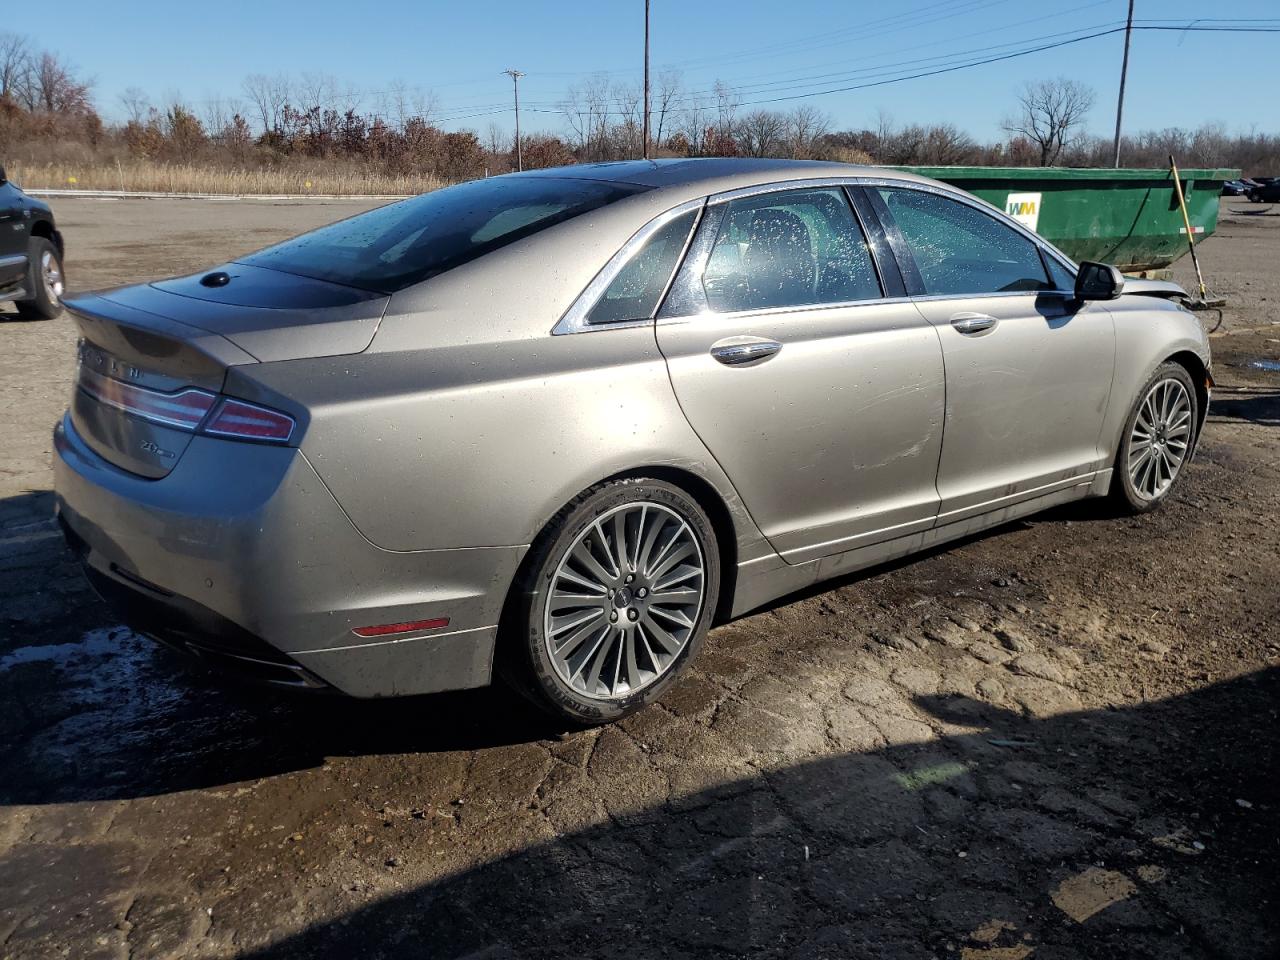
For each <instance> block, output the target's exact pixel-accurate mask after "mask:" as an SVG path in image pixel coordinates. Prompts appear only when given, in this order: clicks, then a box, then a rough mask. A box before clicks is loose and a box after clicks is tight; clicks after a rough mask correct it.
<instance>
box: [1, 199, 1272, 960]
mask: <svg viewBox="0 0 1280 960" xmlns="http://www.w3.org/2000/svg"><path fill="white" fill-rule="evenodd" d="M361 208H362V207H361V206H360V205H357V204H320V203H307V204H304V205H287V204H272V203H262V202H253V203H251V202H183V201H91V200H67V201H59V202H58V203H57V204H56V212H57V215H58V217H59V221H60V225H61V227H62V229H63V230H64V232H65V233H66V235H67V239H68V243H69V256H68V263H67V269H68V273H69V276H70V278H71V284H72V287H73V288H78V289H86V288H91V287H95V286H105V285H109V284H116V283H124V282H136V281H141V280H146V279H151V278H155V277H159V276H162V275H167V274H173V273H179V272H184V271H192V270H195V269H197V268H199V267H202V266H207V265H210V264H212V263H215V262H217V261H219V260H220V259H224V258H227V257H230V256H233V255H236V254H238V253H241V252H244V251H246V250H248V249H251V248H253V247H257V246H261V245H263V244H264V243H266V242H268V241H270V240H272V239H274V238H276V237H283V236H285V235H288V234H292V233H294V232H297V231H299V230H301V229H304V228H307V227H310V226H313V225H318V224H320V223H323V222H326V221H329V220H332V219H335V218H336V217H338V216H344V215H347V214H349V213H352V212H355V211H356V210H358V209H361ZM1203 261H1204V265H1205V268H1206V272H1207V273H1208V276H1209V277H1210V278H1211V285H1212V286H1213V287H1214V288H1215V289H1216V290H1218V291H1220V292H1222V293H1224V294H1226V295H1227V296H1229V297H1230V299H1231V305H1230V307H1229V308H1228V309H1227V310H1226V313H1225V317H1224V320H1223V322H1222V323H1221V324H1220V325H1219V324H1218V322H1217V320H1216V318H1212V317H1207V318H1206V322H1207V323H1208V324H1209V325H1210V326H1214V327H1217V330H1216V332H1215V335H1214V339H1213V347H1214V351H1215V368H1214V373H1215V376H1216V377H1217V380H1218V384H1219V386H1218V389H1217V391H1216V393H1215V396H1214V401H1213V406H1212V409H1211V411H1210V415H1209V422H1208V427H1207V428H1206V432H1205V436H1204V441H1203V444H1202V449H1201V453H1200V455H1199V458H1198V459H1197V461H1196V462H1195V464H1193V465H1192V466H1191V468H1190V469H1189V473H1188V474H1187V475H1186V476H1185V478H1184V481H1183V483H1182V485H1181V487H1180V489H1179V490H1178V492H1177V495H1176V496H1175V497H1174V499H1173V501H1172V502H1171V503H1169V504H1168V505H1167V506H1166V508H1165V509H1163V510H1160V511H1158V512H1157V513H1155V514H1153V515H1148V516H1144V517H1141V518H1136V519H1135V518H1123V517H1116V516H1114V515H1108V514H1107V513H1106V511H1105V510H1103V509H1101V508H1099V507H1098V506H1097V505H1095V504H1085V505H1078V506H1074V507H1072V508H1071V509H1065V510H1058V511H1055V512H1053V513H1050V514H1046V515H1043V516H1040V517H1036V518H1033V519H1031V520H1030V521H1027V522H1020V523H1015V524H1012V525H1011V526H1009V527H1006V528H1004V529H1002V530H999V531H996V532H994V533H991V534H990V535H987V536H983V537H980V538H976V539H973V540H970V541H967V542H965V543H962V544H960V545H957V546H953V547H951V548H949V549H946V550H942V551H938V552H935V553H933V554H931V555H928V556H925V557H923V558H919V559H916V560H913V561H911V562H907V563H902V564H898V565H896V566H894V567H892V568H888V569H882V570H876V571H872V572H871V573H870V574H868V575H865V576H862V577H858V578H853V579H849V580H846V581H842V582H838V583H835V584H831V585H828V587H827V588H826V589H823V590H818V591H813V592H811V593H808V594H806V595H803V596H799V597H793V598H790V599H788V600H787V601H785V602H782V603H779V604H777V605H775V606H774V607H772V608H771V609H768V610H765V611H762V612H759V613H757V614H755V615H753V616H751V617H748V618H745V619H743V620H740V621H738V622H736V623H732V624H729V625H726V626H723V627H720V628H718V629H717V630H715V631H713V633H712V634H711V637H710V639H709V640H708V643H707V645H706V647H705V648H704V650H703V653H702V656H701V658H700V659H699V661H698V662H697V663H696V665H695V668H694V670H693V672H692V674H691V675H690V676H689V677H688V678H687V679H686V680H685V681H684V682H683V683H682V684H680V685H679V686H678V687H676V688H675V689H674V690H673V691H672V693H671V694H670V695H669V696H668V697H667V698H666V700H665V702H663V703H662V704H661V705H659V706H657V707H654V708H651V709H649V710H647V711H645V712H643V713H641V714H639V715H637V716H635V717H633V718H630V719H628V720H627V721H625V722H623V723H620V724H617V725H614V726H611V727H607V728H604V729H601V730H595V731H590V732H568V731H564V730H562V729H558V728H557V727H556V726H555V725H554V724H551V723H549V722H548V721H547V720H545V719H543V718H541V717H539V716H535V715H533V714H531V713H530V712H529V711H528V710H527V709H526V708H524V707H523V706H521V705H520V704H519V703H517V702H516V701H515V700H514V699H513V698H512V697H511V696H509V695H507V694H505V693H504V692H503V691H501V690H500V689H499V690H492V691H490V690H481V691H475V692H471V693H466V694H456V695H452V694H451V695H446V696H436V697H430V698H421V699H416V700H407V701H396V702H355V701H345V700H340V699H336V698H307V697H298V696H289V695H285V694H282V693H278V692H272V691H262V690H255V689H246V688H243V687H236V686H232V685H230V684H228V683H227V682H225V681H223V680H221V679H218V678H216V677H210V676H207V675H205V674H203V673H200V672H197V671H195V670H193V669H192V668H190V667H189V666H188V665H187V664H186V663H185V661H183V660H182V659H180V658H178V657H176V656H175V655H172V654H168V653H165V652H163V651H161V650H158V649H156V648H155V647H154V646H153V645H152V644H150V643H148V642H147V641H146V640H144V639H142V638H140V637H138V636H135V635H134V634H132V633H131V632H129V631H128V630H127V629H125V628H123V627H121V626H120V625H119V624H118V622H117V621H116V620H115V619H113V618H112V616H111V614H110V613H109V612H108V611H107V610H106V609H105V608H104V607H103V606H102V605H101V604H100V603H99V602H98V601H97V600H96V599H95V598H94V597H93V595H92V594H91V593H90V591H89V590H88V588H87V587H86V585H85V584H84V582H83V581H82V579H81V577H80V575H79V572H78V571H77V570H76V568H75V567H74V565H73V563H72V562H71V559H70V557H69V555H68V554H67V552H66V551H65V550H64V548H63V546H62V544H61V541H60V539H59V537H58V535H57V532H56V530H55V529H54V527H53V525H52V522H51V520H50V507H51V494H50V485H51V473H50V466H49V461H50V442H49V436H50V429H51V427H52V424H53V422H54V421H55V419H56V418H57V417H58V416H59V415H60V413H61V411H62V409H63V408H64V406H65V404H66V401H67V396H68V392H69V390H70V383H71V378H72V373H73V345H74V333H73V329H72V324H71V321H70V320H69V319H67V318H66V317H63V318H60V319H58V320H55V321H52V322H49V323H20V322H17V321H16V319H15V318H14V317H13V316H12V315H9V314H6V315H4V316H3V317H0V409H3V410H4V413H5V415H4V418H3V420H2V421H0V449H2V450H3V451H4V455H3V460H2V461H0V956H3V957H6V958H28V957H41V958H43V957H55V956H65V957H73V958H77V960H81V958H97V957H113V958H114V957H232V956H241V957H256V958H267V957H272V958H274V957H280V958H283V957H300V956H302V957H305V956H317V957H327V956H335V957H357V956H359V957H388V958H389V957H396V958H404V957H419V956H421V957H461V956H467V957H474V958H493V960H497V958H511V957H612V956H626V957H628V958H632V960H634V958H636V957H654V956H672V957H684V956H689V957H692V956H699V957H703V956H709V957H725V958H728V957H741V956H753V957H757V956H758V957H778V958H783V957H785V958H793V957H794V958H799V957H832V958H835V957H840V958H891V957H892V958H927V957H936V958H946V957H957V958H967V960H982V958H985V960H1025V958H1033V960H1065V958H1077V957H1097V958H1161V960H1169V958H1199V957H1214V958H1224V960H1226V958H1230V960H1251V958H1257V960H1264V958H1275V957H1276V956H1277V955H1280V871H1277V869H1276V863H1277V858H1278V855H1280V823H1278V817H1280V796H1278V789H1277V784H1278V782H1280V778H1278V776H1277V774H1278V773H1280V766H1278V765H1277V750H1276V738H1277V729H1278V724H1277V710H1278V709H1280V629H1278V628H1277V626H1276V622H1277V618H1278V617H1280V598H1278V595H1277V594H1278V591H1277V573H1278V571H1277V565H1278V561H1277V558H1278V557H1280V372H1277V371H1275V370H1267V369H1264V368H1262V367H1259V366H1254V365H1253V364H1254V363H1255V362H1256V361H1261V360H1270V361H1280V325H1275V324H1276V323H1277V321H1280V313H1277V311H1276V309H1275V308H1276V306H1277V304H1278V302H1280V270H1278V268H1280V209H1274V208H1268V207H1259V206H1251V205H1250V204H1247V203H1237V202H1228V203H1227V204H1226V205H1225V207H1224V220H1223V223H1222V225H1221V228H1220V230H1219V233H1218V235H1217V236H1215V237H1213V238H1211V239H1210V240H1208V241H1207V242H1206V244H1205V247H1204V250H1203ZM1180 274H1181V275H1182V276H1183V278H1184V279H1185V270H1182V269H1181V268H1180Z"/></svg>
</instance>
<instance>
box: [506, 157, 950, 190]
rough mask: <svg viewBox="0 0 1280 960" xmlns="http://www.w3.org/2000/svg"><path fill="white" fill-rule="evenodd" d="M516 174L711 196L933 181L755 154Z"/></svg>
mask: <svg viewBox="0 0 1280 960" xmlns="http://www.w3.org/2000/svg"><path fill="white" fill-rule="evenodd" d="M516 176H526V177H555V178H559V179H570V180H604V181H610V182H615V183H631V184H636V185H637V186H645V187H652V188H654V189H655V190H661V191H663V192H664V193H669V194H682V195H687V196H689V197H697V196H706V195H708V194H712V193H720V192H722V191H725V190H736V189H738V188H741V187H754V186H759V185H762V184H768V183H776V182H779V181H785V180H818V179H824V178H831V177H888V178H891V179H894V180H915V181H919V182H921V183H933V182H934V181H932V180H929V179H928V178H926V177H921V176H919V175H918V174H913V173H908V172H906V171H905V170H893V169H888V168H884V167H867V166H860V165H857V164H852V163H831V162H827V161H821V160H775V159H764V158H755V157H697V158H676V159H663V160H617V161H611V162H608V163H580V164H575V165H573V166H567V167H548V168H546V169H543V170H533V171H528V172H526V173H523V174H516Z"/></svg>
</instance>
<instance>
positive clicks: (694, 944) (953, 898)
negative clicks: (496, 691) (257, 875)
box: [251, 670, 1280, 960]
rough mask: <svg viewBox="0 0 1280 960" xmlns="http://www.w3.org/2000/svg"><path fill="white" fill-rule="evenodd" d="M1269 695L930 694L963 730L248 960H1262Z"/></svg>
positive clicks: (644, 823) (1269, 843)
mask: <svg viewBox="0 0 1280 960" xmlns="http://www.w3.org/2000/svg"><path fill="white" fill-rule="evenodd" d="M1278 695H1280V670H1269V671H1264V672H1260V673H1257V674H1254V675H1250V676H1246V677H1242V678H1239V679H1236V680H1232V681H1230V682H1224V683H1219V684H1216V685H1213V686H1210V687H1207V688H1205V689H1203V690H1200V691H1197V692H1195V693H1191V694H1187V695H1185V696H1181V697H1178V698H1175V699H1171V700H1167V701H1164V702H1157V703H1153V704H1150V705H1145V706H1141V707H1137V708H1133V709H1123V710H1104V711H1089V712H1079V713H1074V714H1069V715H1063V716H1058V717H1055V718H1052V719H1048V720H1031V719H1026V718H1024V717H1022V716H1021V715H1017V714H1013V713H1009V712H1006V711H1004V710H1001V709H998V708H993V707H991V706H989V705H986V704H981V703H978V702H975V701H972V700H968V699H965V698H962V697H920V698H917V701H916V704H917V706H918V707H920V708H922V709H924V710H927V711H928V712H930V713H931V714H933V715H934V716H935V717H936V718H939V719H941V720H943V721H945V722H947V723H950V724H956V725H958V726H959V727H963V728H964V729H966V730H967V731H968V732H964V733H956V734H955V735H952V736H949V737H947V738H945V739H943V740H942V741H938V742H933V743H930V744H927V745H918V746H899V747H893V748H885V749H880V750H874V751H870V752H866V753H856V754H847V755H841V756H835V757H830V758H827V759H821V760H815V761H813V762H809V763H804V764H801V765H799V766H793V767H787V768H783V769H778V770H771V771H761V773H760V775H759V776H757V777H753V778H751V779H746V780H739V781H735V782H731V783H728V784H724V785H722V786H717V787H713V788H710V789H706V790H703V791H701V792H698V793H696V794H694V795H693V796H689V797H685V798H681V799H675V800H672V801H669V802H668V803H666V804H664V805H660V806H658V807H656V808H644V809H637V810H635V811H633V812H630V813H622V814H615V815H614V816H613V817H612V818H611V819H610V820H609V821H608V822H606V823H603V824H600V825H596V826H591V827H588V828H586V829H582V830H578V831H576V832H572V833H568V834H566V835H563V836H561V837H560V838H559V839H557V840H556V841H554V842H552V843H547V844H543V845H540V846H536V847H534V848H532V849H529V850H525V851H523V852H521V853H519V854H517V855H514V856H510V857H507V858H504V859H501V860H498V861H496V862H493V863H489V864H486V865H484V866H481V867H478V868H477V869H474V870H471V871H469V872H466V873H463V874H461V875H457V876H454V877H451V878H448V879H445V880H443V881H442V882H437V883H434V884H427V885H424V886H421V887H419V888H417V889H412V890H408V891H406V892H402V893H399V894H396V895H394V896H391V897H389V898H387V899H384V900H381V901H380V902H376V903H373V904H371V905H368V906H365V907H362V908H360V909H357V910H355V911H354V912H351V913H349V914H346V915H344V916H341V917H339V918H338V919H336V920H334V921H332V922H327V923H321V924H318V925H316V926H314V927H312V928H311V929H309V930H307V931H305V932H304V933H301V934H300V935H297V936H293V937H290V938H288V939H286V940H284V941H282V942H280V943H277V944H276V945H275V946H273V947H271V948H269V949H264V950H261V951H259V952H256V953H253V954H251V956H253V957H255V958H258V960H268V958H285V957H291V958H292V957H300V956H302V957H305V956H315V957H329V956H362V957H404V956H431V957H457V956H474V957H486V958H487V957H493V958H499V957H524V956H531V957H544V956H545V957H574V956H591V957H611V956H618V957H628V958H634V957H637V956H640V957H653V956H746V955H750V956H778V957H819V956H821V957H858V958H866V957H903V958H915V957H920V958H924V957H936V956H946V955H950V954H952V953H954V954H955V955H956V956H961V955H963V956H966V957H970V958H981V957H989V958H991V960H996V958H1002V960H1008V958H1019V960H1021V958H1027V957H1030V958H1033V960H1048V958H1061V957H1079V956H1092V957H1125V958H1147V957H1149V958H1156V957H1159V958H1170V957H1192V956H1195V957H1200V956H1204V957H1231V958H1233V960H1246V958H1259V960H1261V958H1264V957H1268V958H1270V957H1274V956H1276V953H1277V950H1278V949H1280V929H1278V923H1277V920H1278V918H1280V911H1277V909H1276V903H1277V900H1276V894H1277V874H1276V873H1275V870H1274V868H1273V864H1274V857H1275V855H1276V853H1277V830H1276V827H1277V820H1276V812H1277V806H1276V803H1277V801H1278V800H1280V798H1278V797H1277V795H1276V773H1277V768H1276V763H1275V761H1276V756H1275V740H1276V736H1275V735H1276V706H1275V705H1276V703H1277V702H1278V701H1277V696H1278ZM1240 800H1243V801H1244V804H1241V803H1239V802H1238V801H1240ZM1156 810H1158V811H1159V813H1158V814H1157V813H1153V812H1152V811H1156ZM545 812H546V814H547V815H548V816H549V817H552V818H553V819H554V817H555V815H556V811H555V810H554V809H548V810H547V811H545ZM960 951H968V952H965V953H963V954H961V952H960Z"/></svg>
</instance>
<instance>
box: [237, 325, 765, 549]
mask: <svg viewBox="0 0 1280 960" xmlns="http://www.w3.org/2000/svg"><path fill="white" fill-rule="evenodd" d="M401 319H404V320H405V322H412V321H411V320H410V319H409V318H401ZM416 319H417V320H418V321H421V320H422V318H421V317H419V318H416ZM430 319H431V321H432V322H448V319H449V318H445V317H439V316H436V317H432V318H430ZM389 322H394V321H393V320H392V319H391V318H388V319H387V320H385V321H384V325H385V324H386V323H389ZM249 373H250V374H251V375H252V376H253V378H254V379H255V380H256V381H257V382H258V384H259V386H260V387H261V388H262V389H264V390H265V391H268V392H267V393H265V394H263V395H265V396H269V395H270V391H279V392H280V393H282V394H285V395H288V396H292V397H294V398H295V399H303V400H304V402H305V404H306V406H307V408H308V410H309V412H310V417H311V422H310V425H309V426H308V429H307V432H306V434H305V436H304V438H303V441H302V449H303V452H304V453H305V454H306V455H307V457H308V459H309V460H310V461H311V463H312V464H313V465H314V467H315V469H316V472H317V473H318V474H319V475H320V477H321V478H322V479H323V480H324V482H325V484H326V485H327V486H328V487H329V489H330V490H331V491H332V492H333V494H334V496H335V497H336V498H337V500H338V502H339V503H340V504H341V505H342V507H343V509H344V510H345V511H346V512H347V514H348V515H349V516H350V517H351V520H352V522H353V523H354V524H355V525H356V527H357V528H358V529H359V530H360V531H361V532H362V533H363V534H364V535H365V537H367V538H368V539H369V540H371V541H372V542H373V543H374V544H376V545H377V546H379V547H382V548H384V549H387V550H426V549H437V548H451V547H464V546H465V547H477V546H505V545H517V544H527V543H530V542H532V540H533V539H534V538H535V537H536V536H537V534H538V532H539V530H541V529H542V527H543V526H544V525H545V524H546V522H547V521H548V520H549V519H550V517H551V516H552V515H553V514H554V513H555V512H556V511H557V510H559V509H560V508H561V507H562V506H564V504H566V503H567V502H568V501H569V500H571V499H572V498H573V497H574V496H575V495H576V494H578V493H579V492H581V491H582V490H584V489H586V488H587V487H590V486H591V485H592V484H594V483H596V482H598V481H600V480H602V479H604V478H607V477H609V476H612V475H615V474H618V473H623V472H627V471H633V470H636V469H641V468H645V467H655V466H667V467H674V468H677V469H682V470H685V471H687V472H690V473H693V474H695V475H697V476H699V477H701V478H702V479H704V480H706V481H707V482H708V483H709V484H710V485H711V486H712V487H713V488H714V489H715V490H716V491H717V492H718V493H719V494H720V496H721V498H722V499H723V500H724V502H725V503H726V505H727V506H728V507H729V509H730V513H731V515H732V516H733V517H734V521H735V526H736V527H737V533H738V546H739V558H740V559H747V556H746V555H745V554H747V553H750V550H751V548H752V546H753V545H754V544H756V543H757V542H758V541H759V540H760V535H759V532H758V531H757V530H756V529H755V526H754V524H753V523H752V522H751V520H750V518H749V517H748V516H747V514H746V511H745V509H744V508H743V507H742V506H741V504H740V502H739V501H738V498H737V496H736V494H735V493H734V491H733V488H732V487H731V485H730V484H729V482H728V480H727V479H726V478H725V477H724V475H723V473H721V472H720V471H719V469H718V467H717V466H716V465H715V462H714V460H713V459H712V458H711V456H710V455H709V454H708V453H707V451H706V450H705V448H704V447H703V446H702V444H701V442H700V441H699V440H698V438H697V436H696V435H695V434H694V432H693V430H692V429H691V428H690V427H689V425H688V422H687V421H686V420H685V418H684V415H683V413H682V412H681V410H680V408H679V406H678V404H677V403H676V400H675V397H674V394H673V392H672V389H671V383H670V380H669V379H668V375H667V369H666V364H665V361H664V360H663V357H662V355H661V353H660V352H659V351H658V348H657V344H656V342H655V338H654V333H653V330H652V328H651V327H638V328H630V329H616V330H602V331H599V332H591V333H585V334H576V335H569V336H559V337H552V336H550V335H549V334H547V333H544V335H543V337H542V338H541V339H515V340H511V341H507V342H503V343H500V344H498V343H489V342H482V343H472V344H468V343H454V344H445V345H440V346H435V347H424V348H420V349H416V350H396V351H391V352H377V351H372V352H369V353H366V354H364V355H361V356H359V357H345V358H343V357H338V358H332V359H318V360H308V361H294V362H289V363H279V364H265V365H262V366H261V367H258V368H255V369H253V370H252V371H249ZM236 392H241V391H239V390H237V391H236Z"/></svg>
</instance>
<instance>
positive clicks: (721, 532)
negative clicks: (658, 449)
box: [601, 466, 738, 623]
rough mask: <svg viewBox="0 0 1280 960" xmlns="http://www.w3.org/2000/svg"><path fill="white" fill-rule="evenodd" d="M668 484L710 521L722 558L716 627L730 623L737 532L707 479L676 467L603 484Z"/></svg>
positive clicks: (620, 476) (646, 470)
mask: <svg viewBox="0 0 1280 960" xmlns="http://www.w3.org/2000/svg"><path fill="white" fill-rule="evenodd" d="M641 478H645V479H650V480H665V481H666V482H667V483H670V484H672V485H673V486H677V487H679V488H680V489H681V490H683V491H684V492H685V493H687V494H688V495H689V496H690V497H692V498H693V499H694V501H695V502H696V503H697V504H698V506H700V507H701V508H702V509H703V511H704V512H705V513H706V515H707V517H708V519H710V521H711V529H712V530H713V531H714V532H715V535H716V548H717V550H718V551H719V554H720V595H719V598H718V599H717V601H716V612H715V617H714V618H713V620H712V622H713V623H721V622H723V621H725V620H727V619H728V617H729V611H731V610H732V609H733V594H734V589H735V587H736V586H737V581H738V577H737V571H738V530H737V527H736V525H735V524H734V522H733V515H732V514H731V513H730V512H729V506H728V504H726V503H725V502H724V498H723V497H721V496H720V492H719V491H718V490H716V488H715V487H714V486H712V485H711V483H710V482H708V481H707V480H706V479H705V478H704V477H700V476H698V475H697V474H696V473H693V472H692V471H690V470H684V469H681V468H680V467H673V466H656V467H640V468H636V469H634V470H625V471H623V472H621V473H616V474H614V475H613V476H611V477H606V478H605V479H604V480H603V481H601V482H603V483H609V482H611V481H614V480H636V479H641Z"/></svg>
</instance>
